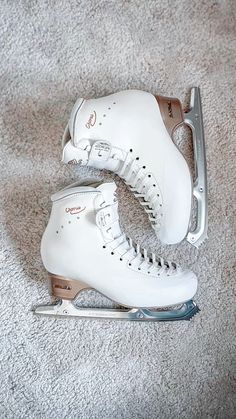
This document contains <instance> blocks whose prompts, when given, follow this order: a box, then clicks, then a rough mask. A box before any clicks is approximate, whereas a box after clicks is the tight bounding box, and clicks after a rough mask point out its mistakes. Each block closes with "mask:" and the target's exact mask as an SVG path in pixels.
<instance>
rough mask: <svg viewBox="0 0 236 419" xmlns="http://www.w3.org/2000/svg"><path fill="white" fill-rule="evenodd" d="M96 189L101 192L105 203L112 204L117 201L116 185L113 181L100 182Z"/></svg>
mask: <svg viewBox="0 0 236 419" xmlns="http://www.w3.org/2000/svg"><path fill="white" fill-rule="evenodd" d="M97 189H98V190H99V191H101V192H102V196H103V198H104V201H105V202H106V205H113V204H115V203H116V202H117V198H116V196H115V192H116V189H117V186H116V184H115V182H107V183H102V184H101V185H99V186H98V187H97ZM104 206H105V204H104Z"/></svg>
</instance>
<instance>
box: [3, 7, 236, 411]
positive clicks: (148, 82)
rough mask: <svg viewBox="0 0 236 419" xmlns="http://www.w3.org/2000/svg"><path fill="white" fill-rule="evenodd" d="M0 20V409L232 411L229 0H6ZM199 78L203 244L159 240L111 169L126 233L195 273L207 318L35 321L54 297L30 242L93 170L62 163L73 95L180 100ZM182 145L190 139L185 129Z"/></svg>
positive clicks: (232, 45)
mask: <svg viewBox="0 0 236 419" xmlns="http://www.w3.org/2000/svg"><path fill="white" fill-rule="evenodd" d="M0 22H1V24H0V31H1V50H0V74H1V81H0V88H1V89H0V91H1V93H0V94H1V112H0V135H1V172H0V174H1V189H0V192H1V223H2V228H1V293H0V300H1V306H0V317H1V321H0V329H1V340H0V377H1V380H0V417H1V418H2V419H3V418H14V419H16V418H17V419H19V418H32V419H33V418H48V419H54V418H79V419H88V418H89V419H90V418H92V419H98V418H99V419H100V418H102V419H110V418H116V419H118V418H126V419H131V418H132V419H133V418H137V419H141V418H142V419H156V418H161V419H172V418H181V419H183V418H186V419H189V418H191V419H194V418H220V419H225V418H234V417H235V415H236V412H235V408H236V397H235V395H236V394H235V387H236V381H235V378H236V377H235V372H236V365H235V364H236V363H235V350H236V348H235V311H236V310H235V309H236V307H235V270H234V260H235V235H234V221H235V218H234V216H235V127H236V124H235V114H236V99H235V97H236V89H235V88H236V78H235V68H236V59H235V57H236V3H235V1H234V0H231V1H230V0H229V1H227V0H222V1H217V0H215V1H212V0H204V1H203V0H200V1H199V0H198V1H197V0H193V1H181V0H180V1H167V0H162V1H159V0H158V1H154V0H152V1H136V0H131V1H124V0H123V1H121V0H116V1H115V0H114V1H107V0H102V1H91V0H86V1H85V0H84V1H75V0H71V1H66V0H57V1H50V0H43V1H35V0H34V1H33V0H31V1H26V0H25V1H16V0H12V1H7V0H2V1H1V4H0ZM193 85H197V86H200V88H201V93H202V102H203V115H204V122H205V135H206V151H207V163H208V182H209V238H208V240H207V241H206V242H205V243H204V244H203V246H202V247H201V248H200V249H199V250H197V249H195V248H193V247H191V246H190V245H189V244H187V243H186V242H183V243H181V244H179V245H178V246H173V247H171V246H167V247H165V248H162V247H161V246H160V243H159V242H158V240H157V239H156V237H155V235H154V233H153V231H152V229H151V227H150V225H149V223H148V220H147V217H146V216H145V215H144V212H143V211H142V209H141V208H140V206H139V204H138V202H137V201H136V200H135V199H134V198H133V196H132V195H131V193H130V192H129V191H128V190H127V189H126V187H125V186H124V184H123V183H122V181H121V180H119V179H118V178H117V177H115V176H114V179H115V180H116V181H117V184H118V193H119V198H120V214H121V218H122V224H123V226H124V228H125V230H126V231H127V233H128V234H129V235H130V236H131V237H133V238H134V239H135V240H136V241H139V242H140V243H141V244H142V245H144V246H146V247H148V248H149V249H151V250H152V251H156V252H162V253H163V255H164V256H168V257H170V258H171V259H174V260H177V261H178V262H179V263H180V264H182V265H183V266H186V267H189V268H191V269H193V270H194V271H195V272H196V274H197V275H198V277H199V290H198V293H197V295H196V301H197V302H198V304H199V306H200V308H201V312H200V314H199V315H197V316H196V317H195V318H194V319H193V320H192V321H191V322H179V323H173V324H171V323H168V324H167V323H166V324H154V323H150V324H143V323H135V324H134V323H127V322H114V321H95V320H79V321H78V320H74V319H72V320H64V319H63V320H62V319H52V318H43V317H37V316H34V315H33V313H32V311H31V309H32V307H33V306H35V305H37V304H39V303H44V302H49V301H50V299H49V294H48V290H47V277H46V273H45V271H44V268H43V266H42V263H41V260H40V253H39V248H40V239H41V236H42V233H43V231H44V228H45V225H46V222H47V220H48V216H49V212H50V208H51V205H50V195H51V194H52V193H53V192H55V191H57V190H59V189H60V188H61V187H63V186H65V185H67V184H69V183H70V182H73V181H75V180H76V179H78V178H81V177H82V176H84V175H85V174H95V175H96V176H99V172H97V171H93V170H89V169H86V168H75V167H65V166H63V165H62V164H61V163H60V152H61V150H60V139H61V136H62V134H63V130H64V126H65V124H66V122H67V119H68V116H69V114H70V110H71V108H72V105H73V103H74V101H75V100H76V98H77V97H80V96H83V97H96V96H103V95H106V94H109V93H112V92H116V91H119V90H121V89H130V88H137V89H143V90H147V91H150V92H152V93H160V94H163V95H166V96H176V97H178V98H180V100H181V101H182V102H183V103H184V105H186V104H187V103H188V93H189V88H190V87H191V86H193ZM185 137H186V140H185ZM177 141H178V142H179V144H180V145H181V146H184V144H186V142H187V144H189V143H190V142H189V139H188V135H185V133H184V132H182V133H180V134H179V135H178V136H177ZM185 149H186V155H188V157H190V154H191V147H188V146H185ZM105 176H108V175H107V174H105ZM78 257H79V255H78ZM91 263H92V261H91ZM108 280H112V278H108ZM91 298H93V300H94V301H95V302H98V298H99V297H97V296H92V297H91Z"/></svg>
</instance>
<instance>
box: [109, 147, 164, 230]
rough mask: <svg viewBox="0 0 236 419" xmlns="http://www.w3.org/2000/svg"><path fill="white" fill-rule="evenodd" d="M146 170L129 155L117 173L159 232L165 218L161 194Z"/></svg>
mask: <svg viewBox="0 0 236 419" xmlns="http://www.w3.org/2000/svg"><path fill="white" fill-rule="evenodd" d="M145 169H146V167H145V166H142V167H141V166H140V165H139V164H138V162H137V161H136V159H133V158H132V157H131V155H130V153H127V156H126V158H125V160H124V162H123V165H122V168H121V169H120V170H119V171H117V174H118V175H119V176H120V177H122V178H124V179H125V183H126V184H127V186H129V188H130V190H131V191H132V192H133V193H134V196H135V197H136V198H138V200H139V202H140V204H141V205H142V206H143V207H144V210H145V212H146V213H147V214H148V218H149V220H150V222H151V223H152V225H153V227H154V228H155V230H158V229H159V228H160V226H161V218H162V216H163V212H162V199H161V193H160V191H159V188H158V185H157V182H156V180H154V179H153V176H152V175H151V174H149V173H147V172H146V170H145Z"/></svg>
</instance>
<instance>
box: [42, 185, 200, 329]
mask: <svg viewBox="0 0 236 419" xmlns="http://www.w3.org/2000/svg"><path fill="white" fill-rule="evenodd" d="M115 190H116V185H115V183H114V182H112V181H111V182H107V183H102V182H100V181H97V182H96V183H92V182H87V183H80V184H79V185H78V184H77V185H71V186H69V187H68V188H66V189H64V190H62V191H60V192H58V193H56V194H55V195H53V196H52V201H53V206H52V212H51V216H50V220H49V223H48V226H47V228H46V230H45V233H44V235H43V239H42V245H41V255H42V260H43V264H44V266H45V268H46V270H47V271H48V272H49V278H50V281H51V286H52V295H53V296H55V297H59V298H60V299H61V300H60V301H59V302H57V303H56V304H53V305H48V306H41V307H38V308H37V309H36V313H38V314H48V315H62V316H64V315H66V316H78V317H101V318H114V319H129V320H156V321H164V320H184V319H185V320H189V319H190V318H191V317H192V316H193V315H194V314H195V313H197V312H198V307H197V306H196V304H195V303H194V302H193V301H192V300H191V299H192V297H193V296H194V295H195V293H196V290H197V278H196V276H195V275H194V274H193V273H192V272H190V271H183V270H181V269H180V268H179V267H178V266H176V264H174V263H171V262H166V261H164V260H163V259H162V258H158V257H156V256H155V255H154V254H148V253H147V251H146V250H145V249H141V248H140V246H138V245H134V244H133V243H132V241H131V240H130V239H129V240H128V239H127V238H126V236H125V235H124V234H123V233H122V232H121V229H120V225H119V215H118V212H117V211H118V208H117V206H118V204H117V198H116V195H115ZM88 288H92V289H95V290H97V291H98V292H100V293H101V294H103V295H105V296H106V297H108V298H110V299H111V300H113V301H114V302H117V303H119V304H120V305H122V306H124V307H127V308H126V309H122V310H120V309H118V310H117V309H92V308H89V309H88V308H78V307H76V306H75V305H74V304H73V302H72V300H73V299H74V298H75V297H76V295H77V294H78V293H79V292H80V291H82V290H84V289H88ZM183 303H184V304H183ZM177 304H182V306H181V308H179V309H175V310H170V311H156V310H150V308H152V309H157V308H163V307H167V306H173V305H177Z"/></svg>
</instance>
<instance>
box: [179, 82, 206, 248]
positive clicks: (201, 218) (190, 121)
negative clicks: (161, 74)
mask: <svg viewBox="0 0 236 419" xmlns="http://www.w3.org/2000/svg"><path fill="white" fill-rule="evenodd" d="M184 122H185V123H186V124H187V125H188V126H189V127H190V128H191V131H192V137H193V148H194V160H195V173H196V179H195V180H194V186H193V194H194V196H195V198H196V200H197V222H196V228H195V230H193V231H190V232H189V233H188V235H187V240H188V242H189V243H191V244H193V245H194V246H196V247H198V246H199V245H200V244H201V243H202V242H203V241H204V240H205V239H206V238H207V173H206V153H205V139H204V130H203V119H202V106H201V97H200V89H199V87H193V88H192V89H191V99H190V111H189V112H188V113H186V114H185V118H184Z"/></svg>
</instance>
